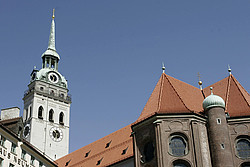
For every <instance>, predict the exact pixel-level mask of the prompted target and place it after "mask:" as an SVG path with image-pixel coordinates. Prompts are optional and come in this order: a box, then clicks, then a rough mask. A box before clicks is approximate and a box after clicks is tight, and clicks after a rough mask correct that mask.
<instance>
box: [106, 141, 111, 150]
mask: <svg viewBox="0 0 250 167" xmlns="http://www.w3.org/2000/svg"><path fill="white" fill-rule="evenodd" d="M111 142H112V140H111V141H110V142H108V143H107V144H106V146H105V148H108V147H109V146H110V144H111Z"/></svg>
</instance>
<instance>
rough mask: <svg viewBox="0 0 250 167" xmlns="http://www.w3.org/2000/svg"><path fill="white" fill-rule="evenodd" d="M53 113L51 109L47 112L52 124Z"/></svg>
mask: <svg viewBox="0 0 250 167" xmlns="http://www.w3.org/2000/svg"><path fill="white" fill-rule="evenodd" d="M53 116H54V111H53V110H52V109H50V110H49V121H50V122H54V118H53Z"/></svg>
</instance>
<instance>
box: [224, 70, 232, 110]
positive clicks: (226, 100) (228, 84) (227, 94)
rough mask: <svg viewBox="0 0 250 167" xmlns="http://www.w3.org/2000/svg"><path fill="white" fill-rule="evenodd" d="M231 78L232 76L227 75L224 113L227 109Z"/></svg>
mask: <svg viewBox="0 0 250 167" xmlns="http://www.w3.org/2000/svg"><path fill="white" fill-rule="evenodd" d="M231 76H232V75H229V77H228V81H227V92H226V99H225V111H227V107H228V105H227V103H228V98H229V92H230V83H231V82H230V81H231Z"/></svg>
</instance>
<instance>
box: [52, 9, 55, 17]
mask: <svg viewBox="0 0 250 167" xmlns="http://www.w3.org/2000/svg"><path fill="white" fill-rule="evenodd" d="M52 19H55V8H54V9H53V15H52Z"/></svg>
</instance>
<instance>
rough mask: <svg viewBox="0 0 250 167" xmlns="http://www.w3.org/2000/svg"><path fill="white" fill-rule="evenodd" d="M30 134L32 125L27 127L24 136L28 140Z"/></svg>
mask: <svg viewBox="0 0 250 167" xmlns="http://www.w3.org/2000/svg"><path fill="white" fill-rule="evenodd" d="M29 134H30V124H27V125H25V127H24V130H23V136H24V137H25V138H27V137H28V136H29Z"/></svg>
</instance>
